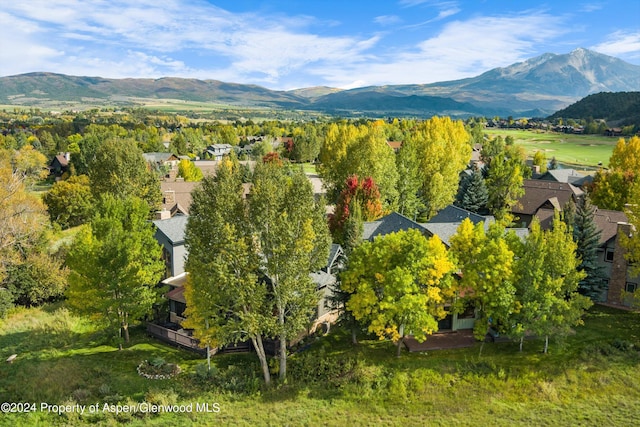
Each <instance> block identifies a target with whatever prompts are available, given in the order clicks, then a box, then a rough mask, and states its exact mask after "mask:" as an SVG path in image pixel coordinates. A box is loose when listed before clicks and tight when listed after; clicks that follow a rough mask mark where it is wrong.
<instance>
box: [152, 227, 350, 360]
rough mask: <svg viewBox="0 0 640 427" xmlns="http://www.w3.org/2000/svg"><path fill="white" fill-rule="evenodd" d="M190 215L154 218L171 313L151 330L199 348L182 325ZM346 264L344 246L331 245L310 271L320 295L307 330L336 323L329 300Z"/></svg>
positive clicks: (247, 345)
mask: <svg viewBox="0 0 640 427" xmlns="http://www.w3.org/2000/svg"><path fill="white" fill-rule="evenodd" d="M188 218H189V217H188V216H187V215H176V216H174V217H169V218H166V219H158V220H154V221H153V224H154V225H155V228H156V232H155V238H156V240H157V241H158V242H159V243H160V244H161V245H162V258H163V260H164V262H165V266H166V270H165V278H164V280H162V284H163V285H165V286H168V289H169V291H168V292H167V293H166V294H165V297H166V299H167V303H168V305H169V315H168V317H167V318H165V319H160V320H159V321H158V322H157V323H153V324H150V326H149V328H148V331H149V332H150V333H151V334H153V335H155V336H157V337H159V338H161V339H165V340H167V341H170V342H173V343H177V344H180V345H182V346H184V347H187V348H193V349H197V341H196V340H195V339H193V338H192V337H191V334H190V331H188V330H185V329H183V328H182V327H181V325H180V324H181V323H182V322H183V321H184V319H185V317H184V311H185V309H186V307H187V302H186V300H185V297H184V285H185V282H186V280H187V277H188V272H186V271H185V261H186V258H187V256H188V251H187V249H186V247H185V230H186V225H187V221H188ZM343 266H344V253H343V251H342V248H341V247H340V245H336V244H334V245H331V248H330V251H329V257H328V259H327V264H326V266H325V267H323V268H322V269H320V270H319V271H316V272H312V273H311V274H310V276H311V278H312V280H313V282H314V283H315V284H316V290H317V291H318V294H319V299H318V303H317V308H316V313H315V316H314V319H313V321H312V322H311V324H310V326H309V328H308V329H307V331H305V332H306V333H312V332H314V331H315V330H316V329H317V328H318V327H319V326H320V325H323V324H325V323H327V322H328V323H332V322H334V321H335V320H336V319H337V317H338V313H337V311H336V310H333V309H331V304H330V303H329V300H330V299H331V297H332V296H333V292H334V287H335V283H336V274H337V272H338V271H339V270H340V269H341V268H343ZM233 348H234V349H249V343H246V344H239V345H236V346H234V347H233Z"/></svg>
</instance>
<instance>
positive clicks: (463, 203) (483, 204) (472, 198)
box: [455, 168, 489, 214]
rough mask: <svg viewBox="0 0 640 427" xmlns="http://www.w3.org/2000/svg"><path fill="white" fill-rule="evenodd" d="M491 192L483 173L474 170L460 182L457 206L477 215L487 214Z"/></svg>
mask: <svg viewBox="0 0 640 427" xmlns="http://www.w3.org/2000/svg"><path fill="white" fill-rule="evenodd" d="M488 202H489V191H488V190H487V185H486V184H485V179H484V177H483V176H482V171H481V170H479V169H477V168H476V169H474V170H473V172H472V173H471V175H465V177H464V178H463V179H462V181H461V182H460V189H459V190H458V196H457V197H456V202H455V204H456V206H460V207H461V208H463V209H466V210H468V211H471V212H475V213H477V214H485V213H487V203H488Z"/></svg>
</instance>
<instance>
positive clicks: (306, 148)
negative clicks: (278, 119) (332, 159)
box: [291, 123, 320, 162]
mask: <svg viewBox="0 0 640 427" xmlns="http://www.w3.org/2000/svg"><path fill="white" fill-rule="evenodd" d="M319 153H320V137H319V136H318V131H317V128H316V126H315V125H314V124H310V123H307V124H305V125H304V126H303V127H301V128H295V129H294V130H293V147H292V151H291V158H292V159H293V160H295V161H297V162H313V161H314V160H315V159H316V158H317V157H318V154H319Z"/></svg>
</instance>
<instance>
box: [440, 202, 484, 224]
mask: <svg viewBox="0 0 640 427" xmlns="http://www.w3.org/2000/svg"><path fill="white" fill-rule="evenodd" d="M465 218H469V219H470V220H471V222H473V223H474V224H477V223H479V222H483V221H486V220H487V217H484V216H482V215H478V214H475V213H473V212H470V211H468V210H466V209H462V208H459V207H457V206H454V205H449V206H447V207H445V208H444V209H442V210H441V211H440V212H438V214H437V215H436V216H434V217H433V218H431V219H430V220H429V224H439V223H447V222H457V223H460V222H462V221H463V220H464V219H465Z"/></svg>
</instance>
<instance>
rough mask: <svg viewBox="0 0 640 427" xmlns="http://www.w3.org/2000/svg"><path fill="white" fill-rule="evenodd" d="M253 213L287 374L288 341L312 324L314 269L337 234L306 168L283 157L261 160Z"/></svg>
mask: <svg viewBox="0 0 640 427" xmlns="http://www.w3.org/2000/svg"><path fill="white" fill-rule="evenodd" d="M249 218H250V221H251V224H250V226H251V230H252V233H253V238H254V239H255V242H256V244H257V245H258V250H259V252H260V271H261V272H262V273H263V274H264V275H265V276H266V281H267V283H268V289H267V290H268V293H269V295H270V298H272V301H273V312H272V313H274V318H275V319H274V330H273V333H274V336H275V337H277V338H278V340H279V358H280V369H279V377H280V379H281V380H284V379H285V378H286V373H287V343H288V341H289V340H291V339H293V338H294V337H295V336H296V335H297V334H299V333H300V331H301V330H303V329H304V328H305V327H306V326H307V324H308V322H309V319H310V317H311V315H312V313H313V310H314V309H315V307H316V304H317V301H318V296H317V294H316V286H315V284H314V283H313V281H312V280H311V276H310V275H309V274H310V273H311V272H312V271H316V270H318V269H319V268H321V267H323V266H324V265H326V263H327V257H328V254H329V246H330V244H331V238H330V236H329V229H328V227H327V223H326V221H325V218H324V206H323V203H318V202H316V200H315V199H314V196H313V190H312V188H311V183H310V182H309V180H308V179H307V178H306V176H305V175H304V173H303V172H302V170H301V169H297V168H296V169H293V168H289V167H287V166H286V165H282V164H281V163H279V162H277V161H270V162H267V163H261V164H258V165H257V166H256V169H255V173H254V176H253V187H252V189H251V192H250V197H249Z"/></svg>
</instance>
